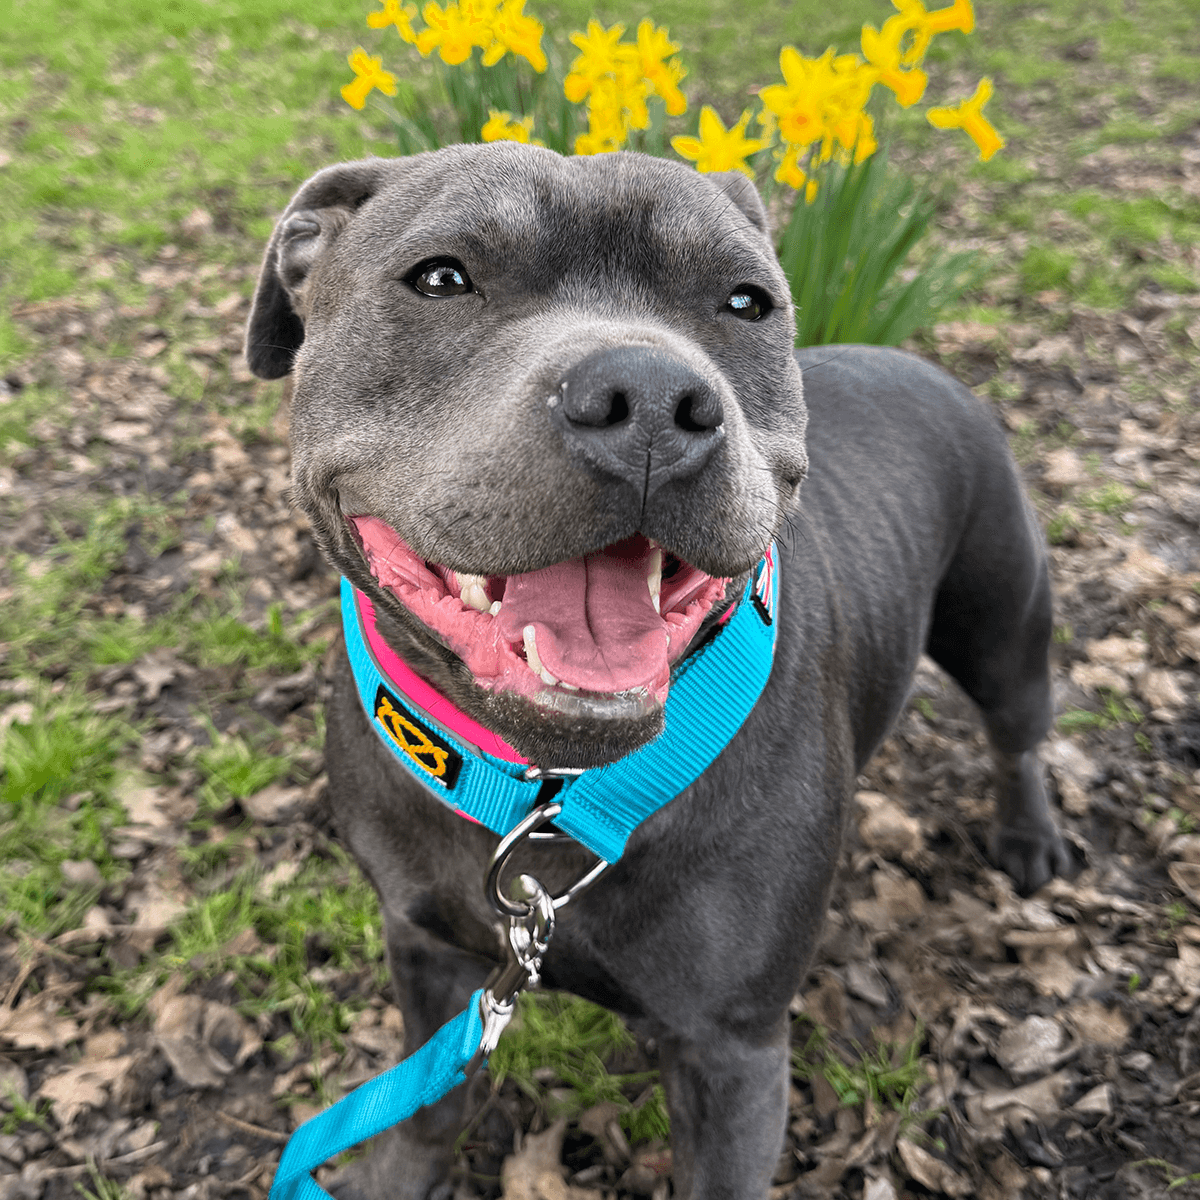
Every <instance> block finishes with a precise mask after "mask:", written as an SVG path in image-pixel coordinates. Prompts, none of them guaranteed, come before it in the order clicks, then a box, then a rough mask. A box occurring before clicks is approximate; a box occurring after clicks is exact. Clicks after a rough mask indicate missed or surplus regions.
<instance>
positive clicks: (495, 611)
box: [488, 600, 500, 617]
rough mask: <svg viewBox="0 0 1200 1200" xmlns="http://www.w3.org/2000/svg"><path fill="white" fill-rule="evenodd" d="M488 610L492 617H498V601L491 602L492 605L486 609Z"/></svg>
mask: <svg viewBox="0 0 1200 1200" xmlns="http://www.w3.org/2000/svg"><path fill="white" fill-rule="evenodd" d="M488 612H490V613H491V614H492V616H493V617H498V616H499V615H500V601H499V600H497V601H495V602H494V603H493V604H492V607H491V608H489V609H488Z"/></svg>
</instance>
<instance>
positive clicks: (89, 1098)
mask: <svg viewBox="0 0 1200 1200" xmlns="http://www.w3.org/2000/svg"><path fill="white" fill-rule="evenodd" d="M132 1062H133V1055H131V1054H127V1055H122V1056H120V1057H117V1058H97V1059H85V1060H84V1061H83V1062H80V1063H77V1064H76V1065H75V1066H73V1067H68V1068H67V1069H66V1070H65V1071H63V1072H62V1073H61V1074H58V1075H53V1076H51V1077H50V1078H49V1079H47V1080H46V1081H45V1083H43V1084H42V1086H41V1087H40V1088H39V1089H38V1095H39V1096H42V1097H45V1099H47V1100H49V1101H50V1103H51V1105H52V1106H53V1108H54V1115H55V1117H56V1118H57V1119H58V1122H59V1124H60V1125H61V1126H62V1127H63V1128H64V1129H68V1128H70V1126H71V1125H73V1124H74V1123H75V1119H76V1117H78V1116H79V1115H80V1113H82V1112H85V1111H86V1110H87V1109H89V1108H102V1107H103V1106H104V1104H105V1103H106V1102H107V1100H108V1089H109V1086H110V1085H111V1084H113V1083H115V1082H116V1081H117V1080H119V1079H121V1078H122V1076H124V1074H125V1072H126V1071H127V1070H128V1069H129V1065H130V1064H131V1063H132Z"/></svg>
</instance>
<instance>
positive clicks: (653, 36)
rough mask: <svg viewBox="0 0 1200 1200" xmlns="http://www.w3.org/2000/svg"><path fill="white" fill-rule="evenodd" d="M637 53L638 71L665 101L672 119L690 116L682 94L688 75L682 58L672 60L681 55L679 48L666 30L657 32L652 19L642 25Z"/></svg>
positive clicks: (639, 25)
mask: <svg viewBox="0 0 1200 1200" xmlns="http://www.w3.org/2000/svg"><path fill="white" fill-rule="evenodd" d="M637 49H638V67H639V69H640V70H641V73H642V75H643V77H644V78H645V79H646V80H647V81H648V82H649V84H650V86H651V87H652V88H653V89H654V91H655V93H656V94H657V95H658V96H660V97H661V98H662V101H663V103H664V104H665V105H666V109H667V114H668V116H672V117H680V116H682V115H683V114H684V113H685V112H687V97H685V96H684V94H683V93H682V92H681V91H680V90H679V81H680V80H681V79H682V78H683V77H684V75H686V74H687V72H686V71H685V70H684V69H683V63H682V62H681V61H680V60H679V59H678V58H671V55H673V54H677V53H678V52H679V47H678V45H676V44H675V43H674V42H673V41H671V39H670V37H669V35H668V33H667V28H666V26H665V25H664V26H663V27H662V28H661V29H659V28H656V27H655V24H654V22H653V21H652V20H650V18H649V17H646V18H645V19H644V20H642V21H641V22H639V24H638V29H637ZM668 59H670V61H667V60H668Z"/></svg>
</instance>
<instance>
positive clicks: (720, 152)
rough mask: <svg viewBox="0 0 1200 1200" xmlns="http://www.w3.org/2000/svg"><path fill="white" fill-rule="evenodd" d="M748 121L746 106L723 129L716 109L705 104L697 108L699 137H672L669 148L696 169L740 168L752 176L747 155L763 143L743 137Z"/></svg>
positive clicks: (759, 148) (764, 144) (729, 169)
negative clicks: (736, 117)
mask: <svg viewBox="0 0 1200 1200" xmlns="http://www.w3.org/2000/svg"><path fill="white" fill-rule="evenodd" d="M749 121H750V111H749V109H747V110H746V111H745V112H744V113H742V115H741V117H740V118H739V119H738V121H737V123H736V124H735V125H734V126H733V128H732V129H726V128H725V126H724V125H723V124H722V122H721V118H720V117H719V116H717V113H716V110H715V109H713V108H710V107H709V105H707V104H706V105H705V106H704V107H703V108H702V109H701V110H700V136H699V137H674V138H672V139H671V148H672V149H673V150H674V151H675V153H676V154H678V155H679V157H680V158H686V159H688V160H689V161H690V162H694V163H695V164H696V170H697V171H704V172H709V171H741V172H742V174H743V175H747V176H749V177H750V178H751V179H753V178H754V172H753V171H752V170H751V169H750V168H749V167H748V166H747V165H746V158H747V157H748V156H749V155H751V154H754V153H756V152H757V151H759V150H761V149H763V147H764V146H766V142H763V141H759V140H757V139H755V138H748V137H746V136H745V134H746V126H747V124H748V123H749Z"/></svg>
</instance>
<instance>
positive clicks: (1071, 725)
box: [1058, 688, 1145, 733]
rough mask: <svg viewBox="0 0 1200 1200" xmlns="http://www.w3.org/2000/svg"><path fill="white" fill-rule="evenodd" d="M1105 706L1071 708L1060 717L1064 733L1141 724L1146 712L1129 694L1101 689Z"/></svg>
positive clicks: (1060, 727)
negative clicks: (1098, 707) (1099, 707)
mask: <svg viewBox="0 0 1200 1200" xmlns="http://www.w3.org/2000/svg"><path fill="white" fill-rule="evenodd" d="M1101 698H1102V705H1103V707H1102V708H1101V709H1100V710H1099V711H1093V710H1091V709H1086V708H1070V709H1068V710H1067V711H1066V712H1065V713H1063V714H1062V716H1061V717H1059V718H1058V728H1059V729H1060V730H1061V731H1062V732H1063V733H1078V732H1081V731H1082V730H1085V729H1113V728H1115V727H1116V726H1117V725H1140V724H1141V723H1142V721H1143V720H1144V719H1145V714H1144V713H1143V712H1142V710H1141V709H1140V708H1138V706H1137V705H1136V704H1134V702H1133V701H1132V700H1130V699H1129V697H1128V696H1123V695H1121V694H1120V693H1119V692H1114V691H1113V690H1112V689H1111V688H1102V689H1101Z"/></svg>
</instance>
